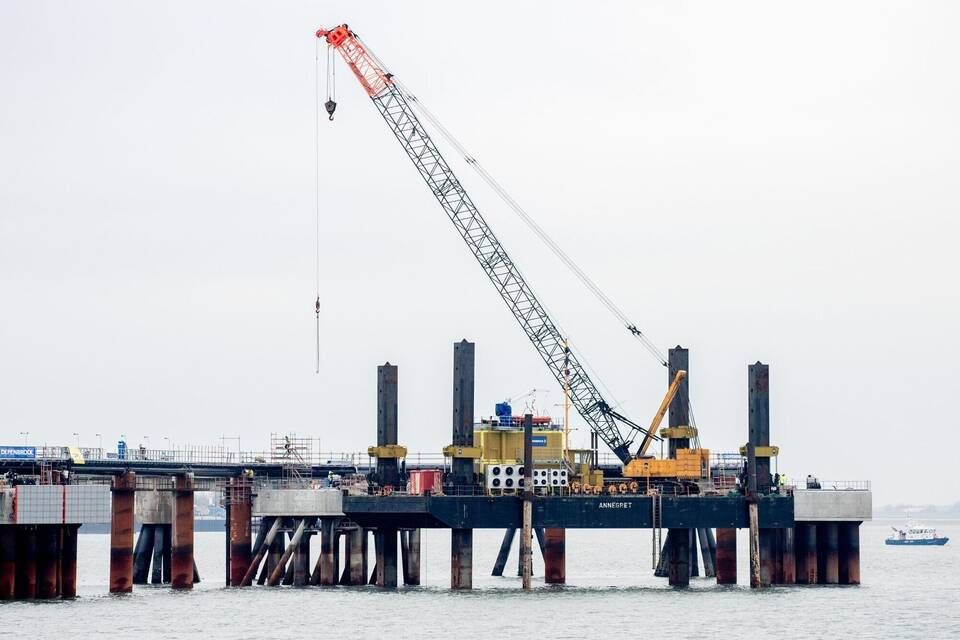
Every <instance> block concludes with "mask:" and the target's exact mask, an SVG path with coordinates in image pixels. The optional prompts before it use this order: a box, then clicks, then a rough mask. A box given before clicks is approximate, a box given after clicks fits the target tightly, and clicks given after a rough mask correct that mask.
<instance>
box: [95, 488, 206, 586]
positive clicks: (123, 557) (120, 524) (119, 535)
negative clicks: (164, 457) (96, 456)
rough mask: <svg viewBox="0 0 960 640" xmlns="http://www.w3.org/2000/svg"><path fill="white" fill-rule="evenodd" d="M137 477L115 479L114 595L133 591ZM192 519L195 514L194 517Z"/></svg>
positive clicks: (111, 571) (111, 584) (111, 567)
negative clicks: (134, 518)
mask: <svg viewBox="0 0 960 640" xmlns="http://www.w3.org/2000/svg"><path fill="white" fill-rule="evenodd" d="M136 489H137V474H135V473H134V472H133V471H127V472H126V473H124V474H122V475H118V476H115V477H114V478H113V486H112V488H111V491H112V493H113V496H112V498H113V514H112V516H111V519H110V593H130V592H131V591H133V511H134V492H135V491H136ZM191 515H192V513H191Z"/></svg>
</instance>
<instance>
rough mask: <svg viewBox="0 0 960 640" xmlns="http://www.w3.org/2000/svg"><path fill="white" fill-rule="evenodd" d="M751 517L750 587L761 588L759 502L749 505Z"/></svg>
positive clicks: (748, 509) (748, 510)
mask: <svg viewBox="0 0 960 640" xmlns="http://www.w3.org/2000/svg"><path fill="white" fill-rule="evenodd" d="M747 513H748V515H749V517H750V588H751V589H759V588H760V587H761V586H762V585H763V580H762V579H761V577H760V525H759V516H758V514H757V503H756V502H750V503H749V504H748V505H747Z"/></svg>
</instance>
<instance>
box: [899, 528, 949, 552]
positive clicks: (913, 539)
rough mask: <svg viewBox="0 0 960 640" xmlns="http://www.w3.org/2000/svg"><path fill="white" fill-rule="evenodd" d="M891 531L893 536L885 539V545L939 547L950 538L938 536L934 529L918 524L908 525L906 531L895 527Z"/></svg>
mask: <svg viewBox="0 0 960 640" xmlns="http://www.w3.org/2000/svg"><path fill="white" fill-rule="evenodd" d="M891 529H893V534H892V535H891V536H890V537H889V538H887V544H895V545H922V546H938V547H940V546H943V545H945V544H947V541H948V540H950V538H944V537H941V536H938V535H937V530H936V529H934V528H932V527H925V526H923V525H918V524H911V525H908V526H907V528H906V529H898V528H896V527H891Z"/></svg>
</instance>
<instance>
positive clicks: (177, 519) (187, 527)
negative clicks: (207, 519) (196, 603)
mask: <svg viewBox="0 0 960 640" xmlns="http://www.w3.org/2000/svg"><path fill="white" fill-rule="evenodd" d="M170 586H171V587H172V588H173V589H193V474H192V473H186V474H183V475H179V476H176V478H175V479H174V482H173V526H172V528H171V536H170Z"/></svg>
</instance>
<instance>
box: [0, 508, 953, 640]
mask: <svg viewBox="0 0 960 640" xmlns="http://www.w3.org/2000/svg"><path fill="white" fill-rule="evenodd" d="M935 524H936V526H937V527H938V529H939V530H940V532H941V533H942V534H945V535H949V536H950V537H951V538H952V540H951V543H950V544H948V545H947V546H946V547H939V548H934V547H925V548H903V547H887V546H885V545H884V544H883V539H884V537H885V536H886V535H887V532H888V531H889V523H884V522H873V523H867V524H866V525H864V526H863V528H862V531H861V545H862V557H861V572H862V577H863V582H864V584H863V585H861V586H859V587H789V588H787V587H778V588H771V589H767V590H764V591H762V592H753V591H751V590H750V589H749V587H747V586H745V585H744V584H743V583H744V581H745V580H746V579H747V577H748V573H747V565H746V558H747V553H746V536H745V535H744V532H741V535H740V536H739V538H740V540H739V541H740V549H739V554H738V555H739V560H740V569H739V577H740V582H741V584H740V585H738V586H736V587H732V586H731V587H717V586H716V585H715V584H714V581H713V580H711V579H707V578H700V579H692V580H691V588H690V589H688V590H684V591H680V590H673V589H671V588H669V587H668V586H667V584H666V580H665V579H660V578H654V577H653V572H652V570H651V568H650V564H651V554H650V550H651V549H650V532H649V531H627V530H616V531H605V532H597V531H583V530H581V531H575V530H571V531H568V532H567V582H568V584H567V585H566V586H564V587H555V586H548V585H545V584H544V583H543V579H542V568H543V564H542V560H541V559H540V557H539V553H538V554H537V555H536V556H535V558H536V560H535V567H536V568H537V569H538V573H540V574H541V575H540V579H539V580H537V581H536V582H535V583H534V587H535V588H534V590H533V591H532V592H531V593H523V592H522V591H521V589H520V580H519V578H517V577H515V576H512V575H511V576H509V577H508V576H504V577H502V578H494V577H491V576H490V569H491V567H492V565H493V561H494V558H495V557H496V553H497V550H498V548H499V542H500V533H499V532H496V531H477V532H475V537H474V590H473V591H472V592H467V593H463V592H460V593H455V592H451V591H449V590H448V589H447V586H448V584H449V550H450V536H449V532H446V531H425V532H424V536H423V544H424V556H425V557H424V563H423V564H424V567H423V574H422V578H423V582H424V585H423V586H420V587H409V588H400V589H398V590H397V591H395V592H383V591H380V590H377V589H376V588H374V587H362V588H357V587H337V588H326V589H321V588H319V587H311V588H306V589H294V588H292V587H279V588H272V589H271V588H266V587H253V588H248V589H226V588H224V587H223V586H222V585H223V575H224V565H223V549H224V539H223V535H222V534H220V533H198V534H197V535H196V552H197V564H198V566H199V569H200V573H201V577H202V578H203V582H202V583H201V584H198V585H196V588H195V590H194V591H193V592H192V593H173V592H172V591H170V589H169V588H165V587H151V586H140V587H136V588H135V591H134V593H133V594H132V595H128V596H110V595H108V594H106V585H107V575H108V557H109V555H108V552H109V536H108V535H92V534H91V535H82V536H80V549H79V585H78V591H79V596H80V597H78V598H77V600H75V601H72V602H62V601H60V602H8V603H0V637H5V638H27V637H29V638H68V637H77V636H80V637H83V636H91V635H92V636H94V637H98V638H100V637H115V638H137V639H142V640H152V639H155V638H200V637H206V638H278V639H279V638H284V639H289V638H294V637H324V636H327V635H329V634H336V635H338V636H341V637H353V638H372V637H377V638H383V637H391V638H415V637H444V638H446V637H453V636H454V634H456V635H457V636H459V637H465V638H506V637H512V638H520V637H525V638H526V637H536V638H538V639H541V638H543V639H547V638H549V639H551V640H552V639H554V638H581V639H582V638H589V637H599V635H600V634H602V636H604V637H616V636H617V635H621V634H622V635H623V636H624V637H630V638H632V637H638V638H640V637H655V638H663V637H671V638H688V637H695V638H713V637H720V636H723V637H725V638H730V637H737V638H753V637H758V638H759V637H769V638H771V639H773V640H779V639H782V638H811V639H812V638H846V637H857V638H960V575H958V570H960V523H935ZM314 546H315V547H317V546H318V545H314ZM314 552H315V553H316V549H314ZM371 566H372V563H371ZM508 567H509V568H512V569H513V571H508V572H507V573H516V571H515V569H516V550H514V554H513V557H512V558H511V563H510V565H508Z"/></svg>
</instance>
